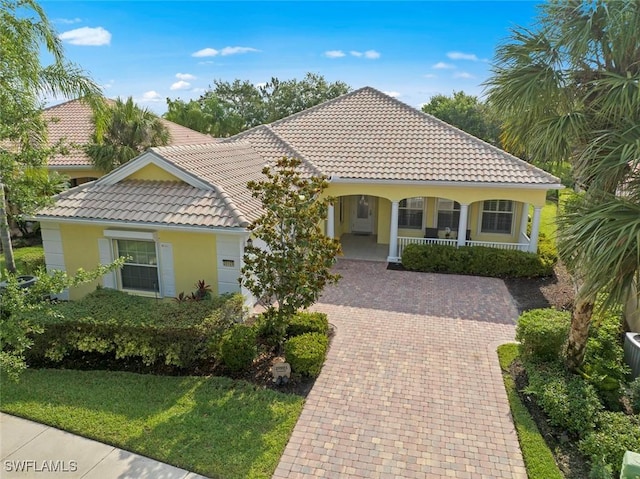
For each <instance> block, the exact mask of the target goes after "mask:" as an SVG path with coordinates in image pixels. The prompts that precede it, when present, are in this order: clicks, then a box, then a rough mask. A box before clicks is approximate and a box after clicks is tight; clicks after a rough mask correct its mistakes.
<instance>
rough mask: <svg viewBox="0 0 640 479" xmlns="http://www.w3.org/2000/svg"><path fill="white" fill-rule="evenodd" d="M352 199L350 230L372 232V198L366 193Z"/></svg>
mask: <svg viewBox="0 0 640 479" xmlns="http://www.w3.org/2000/svg"><path fill="white" fill-rule="evenodd" d="M354 199H355V201H354V202H353V211H352V218H353V221H352V223H351V231H352V232H353V233H367V234H371V233H373V207H374V198H373V197H371V196H367V195H359V196H356V197H355V198H354Z"/></svg>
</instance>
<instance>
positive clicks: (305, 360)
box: [284, 333, 329, 377]
mask: <svg viewBox="0 0 640 479" xmlns="http://www.w3.org/2000/svg"><path fill="white" fill-rule="evenodd" d="M328 347H329V338H327V336H326V335H325V334H320V333H305V334H301V335H300V336H294V337H293V338H291V339H289V340H287V342H286V343H285V345H284V356H285V358H286V359H287V361H288V362H289V364H290V365H291V370H292V371H293V372H294V373H297V374H301V375H303V376H311V377H316V376H318V374H320V370H321V369H322V365H323V364H324V360H325V358H326V356H327V348H328Z"/></svg>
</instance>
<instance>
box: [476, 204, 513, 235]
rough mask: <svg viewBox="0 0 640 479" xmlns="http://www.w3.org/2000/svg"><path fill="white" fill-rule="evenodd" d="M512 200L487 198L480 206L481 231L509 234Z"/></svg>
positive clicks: (511, 221) (511, 220)
mask: <svg viewBox="0 0 640 479" xmlns="http://www.w3.org/2000/svg"><path fill="white" fill-rule="evenodd" d="M512 223H513V202H512V201H510V200H488V201H485V202H484V205H483V207H482V232H483V233H501V234H511V224H512Z"/></svg>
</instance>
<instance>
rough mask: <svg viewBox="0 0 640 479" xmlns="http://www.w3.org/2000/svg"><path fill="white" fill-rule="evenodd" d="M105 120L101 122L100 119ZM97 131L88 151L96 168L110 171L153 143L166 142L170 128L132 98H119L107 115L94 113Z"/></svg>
mask: <svg viewBox="0 0 640 479" xmlns="http://www.w3.org/2000/svg"><path fill="white" fill-rule="evenodd" d="M101 121H102V122H104V123H103V124H102V125H100V122H101ZM94 123H95V124H96V132H95V134H94V135H93V142H92V143H91V144H89V145H88V146H87V154H88V155H89V157H90V158H91V160H92V161H93V164H94V165H95V167H96V168H98V169H99V170H101V171H104V172H109V171H111V170H113V169H114V168H117V167H118V166H120V165H123V164H124V163H126V162H128V161H129V160H131V159H132V158H135V157H136V156H138V155H139V154H140V153H142V152H144V151H145V150H147V149H148V148H150V147H152V146H161V145H166V144H167V143H168V142H169V130H167V127H166V126H165V125H164V123H162V120H161V119H160V118H159V117H158V116H157V115H155V114H154V113H152V112H151V111H149V110H147V109H145V108H140V107H138V106H137V105H136V104H135V103H134V102H133V99H132V98H131V97H129V98H128V99H127V100H126V101H123V100H121V99H120V98H118V99H117V100H116V101H115V102H114V103H113V104H111V105H110V106H109V107H108V108H107V111H106V117H105V118H101V117H100V116H99V115H94Z"/></svg>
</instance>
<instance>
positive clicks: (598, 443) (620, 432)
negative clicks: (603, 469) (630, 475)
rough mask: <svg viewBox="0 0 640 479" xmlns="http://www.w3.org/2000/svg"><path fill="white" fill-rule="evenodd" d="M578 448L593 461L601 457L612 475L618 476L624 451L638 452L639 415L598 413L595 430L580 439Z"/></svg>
mask: <svg viewBox="0 0 640 479" xmlns="http://www.w3.org/2000/svg"><path fill="white" fill-rule="evenodd" d="M579 448H580V450H581V451H582V452H583V453H584V454H585V455H586V456H588V457H589V458H591V461H592V462H593V463H596V462H597V461H598V460H602V459H603V460H604V462H605V463H606V464H607V465H609V466H611V468H612V469H613V473H614V477H618V475H619V474H620V468H621V466H622V456H624V453H625V452H626V451H627V450H629V451H634V452H639V453H640V416H639V415H636V416H628V415H626V414H624V413H622V412H611V411H603V412H601V413H599V414H598V415H597V417H596V429H595V431H593V432H591V433H590V434H588V435H587V436H586V437H585V438H584V439H582V440H581V441H580V443H579Z"/></svg>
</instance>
